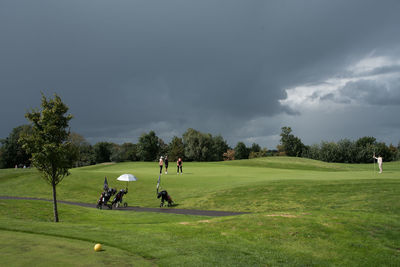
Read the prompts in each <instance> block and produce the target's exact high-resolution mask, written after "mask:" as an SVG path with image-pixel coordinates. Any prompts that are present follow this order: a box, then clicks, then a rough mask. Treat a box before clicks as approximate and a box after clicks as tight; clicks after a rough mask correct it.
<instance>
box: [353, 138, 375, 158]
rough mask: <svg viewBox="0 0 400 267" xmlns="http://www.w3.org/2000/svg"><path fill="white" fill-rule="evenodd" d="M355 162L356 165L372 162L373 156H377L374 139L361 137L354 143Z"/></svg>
mask: <svg viewBox="0 0 400 267" xmlns="http://www.w3.org/2000/svg"><path fill="white" fill-rule="evenodd" d="M356 148H357V154H356V161H355V162H357V163H368V162H373V158H372V156H373V154H374V153H375V154H377V155H378V154H379V152H378V151H377V148H376V138H375V137H371V136H365V137H361V138H359V139H358V140H357V141H356Z"/></svg>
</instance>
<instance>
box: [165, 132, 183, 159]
mask: <svg viewBox="0 0 400 267" xmlns="http://www.w3.org/2000/svg"><path fill="white" fill-rule="evenodd" d="M184 153H185V148H184V146H183V141H182V138H179V137H177V136H174V137H173V138H172V140H171V142H170V143H169V153H168V158H169V160H171V161H177V160H178V158H183V155H184Z"/></svg>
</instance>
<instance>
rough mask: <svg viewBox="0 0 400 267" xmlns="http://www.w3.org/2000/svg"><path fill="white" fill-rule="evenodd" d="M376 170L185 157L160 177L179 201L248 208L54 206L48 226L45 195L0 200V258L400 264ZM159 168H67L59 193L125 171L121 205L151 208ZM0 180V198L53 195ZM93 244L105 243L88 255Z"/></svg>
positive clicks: (397, 187)
mask: <svg viewBox="0 0 400 267" xmlns="http://www.w3.org/2000/svg"><path fill="white" fill-rule="evenodd" d="M171 167H172V166H171ZM373 170H374V166H373V165H372V164H359V165H349V164H329V163H322V162H318V161H312V160H307V159H297V158H285V157H279V158H278V157H276V158H262V159H253V160H241V161H232V162H214V163H196V162H192V163H185V164H184V175H176V173H174V171H175V169H174V168H170V172H169V174H168V175H163V176H162V185H163V187H165V188H166V189H167V190H168V191H169V192H170V194H171V195H172V197H173V198H174V200H175V201H176V202H177V203H178V204H179V205H178V208H197V209H210V210H232V211H249V212H251V214H246V215H240V216H233V217H220V218H210V217H198V216H186V215H174V214H157V213H140V212H124V211H115V210H112V211H109V210H96V209H89V208H83V207H75V206H69V205H63V204H60V205H59V213H60V219H61V222H60V223H57V224H56V223H53V222H52V204H51V203H48V202H40V201H26V200H0V240H1V241H2V243H3V244H4V243H5V242H7V240H9V239H10V237H13V236H15V238H14V240H13V241H12V242H8V243H10V245H8V246H7V248H4V247H2V248H0V255H2V256H0V257H1V258H2V260H3V258H4V257H6V258H7V260H8V262H11V263H12V262H14V263H16V264H11V265H20V266H23V265H25V263H26V261H25V259H29V260H30V262H32V264H34V265H35V263H36V264H39V263H40V262H42V260H43V261H44V262H48V264H47V265H48V266H50V265H54V264H55V265H66V266H68V265H70V266H73V265H79V264H80V265H85V266H87V265H103V266H105V265H112V266H117V265H123V266H145V265H160V266H227V265H233V266H249V265H251V266H265V265H268V266H287V265H289V266H298V265H311V266H312V265H315V266H396V265H397V266H398V265H400V220H399V219H400V203H399V201H398V196H399V193H400V167H399V162H392V163H385V164H384V173H383V174H380V175H378V174H376V173H374V172H373ZM157 172H158V166H157V163H143V162H133V163H120V164H109V165H96V166H90V167H85V168H77V169H73V170H71V176H68V177H66V178H65V180H64V181H63V182H62V183H61V184H60V185H59V186H58V187H57V190H58V198H59V199H62V200H70V201H80V202H87V203H95V202H96V200H97V198H98V195H99V194H100V192H101V188H102V185H103V181H104V176H107V178H108V180H109V184H110V185H111V186H113V187H118V188H121V187H123V186H125V183H121V182H117V181H116V180H115V179H116V178H117V177H118V176H119V175H120V174H122V173H133V174H135V175H136V176H137V177H138V178H139V181H137V182H132V183H130V184H129V193H128V195H127V196H126V200H127V201H128V203H129V204H130V205H138V206H147V207H157V206H158V204H159V200H158V199H156V198H155V185H156V182H157V179H158V174H157ZM0 185H1V188H2V193H1V195H14V196H30V197H40V198H49V199H50V198H51V188H50V186H48V185H46V184H45V183H44V181H43V180H42V179H41V178H40V177H39V174H38V173H37V172H36V171H35V170H13V169H12V170H0ZM95 243H102V244H104V248H105V250H104V251H103V252H101V253H94V252H93V246H94V244H95ZM29 244H31V245H29ZM28 247H29V248H28ZM53 253H54V255H57V257H56V258H57V260H56V259H55V257H53V256H52V254H53ZM3 255H4V256H3ZM21 255H24V257H21ZM70 255H74V256H73V257H72V259H74V258H75V259H76V260H71V256H70Z"/></svg>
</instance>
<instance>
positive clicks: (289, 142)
mask: <svg viewBox="0 0 400 267" xmlns="http://www.w3.org/2000/svg"><path fill="white" fill-rule="evenodd" d="M291 132H292V129H291V128H290V127H282V133H281V134H280V136H281V146H282V149H283V150H284V151H285V153H286V155H288V156H292V157H300V156H301V155H302V152H303V149H304V144H303V143H302V142H301V140H300V138H298V137H296V136H294V135H293V134H291Z"/></svg>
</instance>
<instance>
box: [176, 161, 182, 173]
mask: <svg viewBox="0 0 400 267" xmlns="http://www.w3.org/2000/svg"><path fill="white" fill-rule="evenodd" d="M179 169H180V170H181V174H182V159H181V158H179V159H178V161H177V162H176V174H179Z"/></svg>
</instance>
